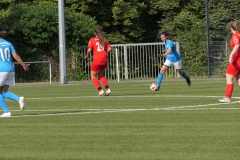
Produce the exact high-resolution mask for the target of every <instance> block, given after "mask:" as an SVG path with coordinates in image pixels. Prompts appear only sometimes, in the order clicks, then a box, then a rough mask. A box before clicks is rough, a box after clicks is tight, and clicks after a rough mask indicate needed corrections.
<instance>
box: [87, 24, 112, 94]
mask: <svg viewBox="0 0 240 160" xmlns="http://www.w3.org/2000/svg"><path fill="white" fill-rule="evenodd" d="M94 33H95V37H93V38H91V39H90V40H89V44H88V50H87V55H86V58H89V57H90V54H91V52H92V51H93V61H92V66H91V78H92V82H93V84H94V86H95V87H96V88H97V89H98V96H102V95H103V94H104V91H103V90H102V87H101V85H100V82H99V81H101V82H102V84H103V85H104V86H105V88H106V93H105V95H106V96H108V95H109V94H110V93H111V90H110V88H109V85H108V82H107V79H106V78H105V77H104V76H103V73H104V71H105V69H106V67H107V64H108V53H109V52H110V51H111V45H110V43H109V42H108V40H107V39H106V38H105V37H104V35H103V31H102V29H101V28H95V31H94Z"/></svg>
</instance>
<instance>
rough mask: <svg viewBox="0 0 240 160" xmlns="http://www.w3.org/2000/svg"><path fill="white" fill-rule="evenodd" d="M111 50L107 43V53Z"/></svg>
mask: <svg viewBox="0 0 240 160" xmlns="http://www.w3.org/2000/svg"><path fill="white" fill-rule="evenodd" d="M111 50H112V48H111V45H110V44H109V43H108V44H107V53H109V52H110V51H111Z"/></svg>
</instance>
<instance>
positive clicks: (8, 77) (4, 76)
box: [0, 72, 15, 86]
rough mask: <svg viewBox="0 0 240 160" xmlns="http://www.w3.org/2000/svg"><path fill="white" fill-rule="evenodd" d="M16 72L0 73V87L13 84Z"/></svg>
mask: <svg viewBox="0 0 240 160" xmlns="http://www.w3.org/2000/svg"><path fill="white" fill-rule="evenodd" d="M14 77H15V72H0V86H4V85H9V86H11V85H12V84H13V79H14Z"/></svg>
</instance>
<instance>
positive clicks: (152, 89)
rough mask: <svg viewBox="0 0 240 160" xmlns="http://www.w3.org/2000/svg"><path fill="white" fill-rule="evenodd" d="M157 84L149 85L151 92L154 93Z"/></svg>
mask: <svg viewBox="0 0 240 160" xmlns="http://www.w3.org/2000/svg"><path fill="white" fill-rule="evenodd" d="M157 87H158V86H157V84H156V83H152V84H150V90H151V91H156V90H157Z"/></svg>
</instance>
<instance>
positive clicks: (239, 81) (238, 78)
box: [236, 71, 240, 87]
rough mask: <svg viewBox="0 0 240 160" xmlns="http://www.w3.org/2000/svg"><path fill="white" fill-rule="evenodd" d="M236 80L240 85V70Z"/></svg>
mask: <svg viewBox="0 0 240 160" xmlns="http://www.w3.org/2000/svg"><path fill="white" fill-rule="evenodd" d="M236 81H237V83H238V87H240V71H239V73H238V75H237V76H236Z"/></svg>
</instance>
